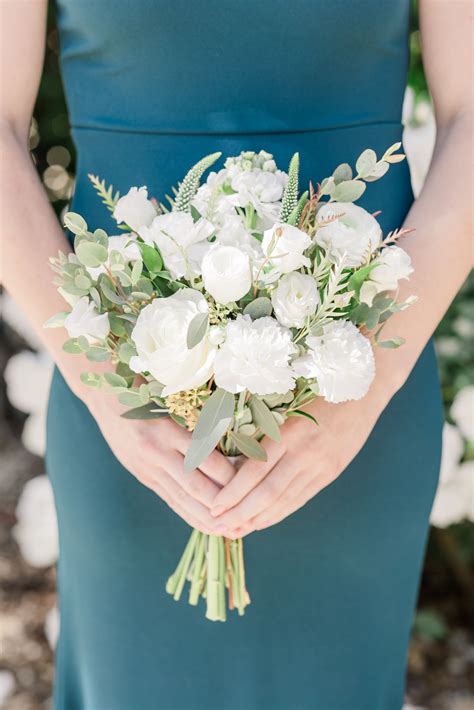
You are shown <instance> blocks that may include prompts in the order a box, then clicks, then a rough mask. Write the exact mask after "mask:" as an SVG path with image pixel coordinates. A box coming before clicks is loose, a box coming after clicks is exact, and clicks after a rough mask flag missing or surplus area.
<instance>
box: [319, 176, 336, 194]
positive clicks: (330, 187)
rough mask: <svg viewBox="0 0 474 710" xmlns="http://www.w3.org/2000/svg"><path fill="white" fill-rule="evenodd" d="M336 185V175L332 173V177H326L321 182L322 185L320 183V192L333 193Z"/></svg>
mask: <svg viewBox="0 0 474 710" xmlns="http://www.w3.org/2000/svg"><path fill="white" fill-rule="evenodd" d="M335 187H336V183H335V181H334V177H333V176H332V175H331V177H328V178H324V180H323V181H322V182H321V185H320V194H321V195H332V193H333V192H334V189H335Z"/></svg>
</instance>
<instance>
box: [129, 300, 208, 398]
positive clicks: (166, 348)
mask: <svg viewBox="0 0 474 710" xmlns="http://www.w3.org/2000/svg"><path fill="white" fill-rule="evenodd" d="M207 311H208V305H207V302H206V299H205V298H204V296H203V295H202V293H200V292H199V291H195V290H194V289H192V288H182V289H180V290H179V291H177V292H176V293H174V294H173V295H172V296H168V298H156V299H155V300H154V301H153V302H152V303H150V304H149V305H148V306H145V308H144V309H143V310H142V311H141V312H140V315H139V316H138V319H137V322H136V324H135V327H134V329H133V331H132V335H131V338H132V340H133V342H134V343H135V347H136V350H137V355H136V356H134V357H132V358H131V360H130V368H131V369H132V370H133V371H134V372H149V373H150V374H151V375H153V377H155V379H157V380H158V382H161V384H163V385H165V387H164V389H163V395H164V396H165V397H166V396H167V395H169V394H173V393H174V392H180V391H181V390H187V389H192V388H194V387H199V386H200V385H203V384H204V383H205V382H207V380H208V379H209V378H210V376H211V374H212V363H213V360H214V355H215V348H214V346H213V345H211V343H210V341H209V337H208V336H207V335H206V336H205V337H204V338H203V339H202V340H201V342H200V343H198V344H197V345H196V346H195V347H194V348H192V349H191V350H189V349H188V347H187V344H186V339H187V334H188V328H189V325H190V323H191V321H192V320H193V318H194V317H195V316H197V315H198V314H199V313H206V312H207Z"/></svg>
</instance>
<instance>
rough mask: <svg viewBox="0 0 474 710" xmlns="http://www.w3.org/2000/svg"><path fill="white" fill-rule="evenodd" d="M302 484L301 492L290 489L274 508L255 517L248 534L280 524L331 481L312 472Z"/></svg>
mask: <svg viewBox="0 0 474 710" xmlns="http://www.w3.org/2000/svg"><path fill="white" fill-rule="evenodd" d="M302 482H303V485H302V486H301V487H300V489H299V490H296V491H295V490H291V489H288V490H287V491H285V493H284V494H283V495H282V496H281V498H280V499H279V500H278V501H276V502H275V504H274V505H273V506H271V507H270V508H268V509H267V510H265V511H263V512H262V513H260V514H259V515H257V516H255V518H254V519H253V520H252V521H251V522H250V530H249V531H248V532H250V531H251V530H263V529H264V528H268V527H270V526H271V525H276V524H277V523H280V522H281V521H282V520H284V519H285V518H287V517H288V516H289V515H292V514H293V513H295V512H296V511H297V510H299V509H300V508H302V507H303V506H304V505H305V504H306V503H307V502H308V501H309V500H310V499H311V498H314V496H316V495H317V494H318V493H320V492H321V491H322V490H323V488H326V486H327V485H329V483H330V482H331V481H330V480H329V479H328V478H327V477H326V476H323V475H321V476H316V477H315V476H314V472H310V474H309V475H308V476H306V477H305V478H304V479H302ZM237 532H239V531H237ZM247 534H248V533H247Z"/></svg>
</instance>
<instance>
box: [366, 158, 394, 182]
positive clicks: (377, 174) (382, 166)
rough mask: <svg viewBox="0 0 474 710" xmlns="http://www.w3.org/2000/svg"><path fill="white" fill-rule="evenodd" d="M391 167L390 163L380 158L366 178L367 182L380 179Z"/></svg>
mask: <svg viewBox="0 0 474 710" xmlns="http://www.w3.org/2000/svg"><path fill="white" fill-rule="evenodd" d="M389 167H390V165H389V164H388V163H386V162H385V161H384V160H380V161H379V162H378V163H377V165H376V166H375V167H374V169H373V170H372V172H371V174H370V175H367V176H366V177H365V178H364V180H365V181H366V182H375V181H376V180H380V178H381V177H383V176H384V175H385V173H386V172H387V170H388V169H389Z"/></svg>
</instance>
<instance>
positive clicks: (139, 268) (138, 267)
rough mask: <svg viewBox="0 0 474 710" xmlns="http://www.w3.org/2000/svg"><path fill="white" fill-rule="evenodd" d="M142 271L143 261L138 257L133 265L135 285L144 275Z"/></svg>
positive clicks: (133, 283) (133, 282)
mask: <svg viewBox="0 0 474 710" xmlns="http://www.w3.org/2000/svg"><path fill="white" fill-rule="evenodd" d="M142 271H143V261H142V260H141V259H137V260H136V261H135V263H134V264H133V267H132V274H131V280H132V285H133V286H135V284H136V283H138V279H139V278H140V276H141V275H142Z"/></svg>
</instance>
